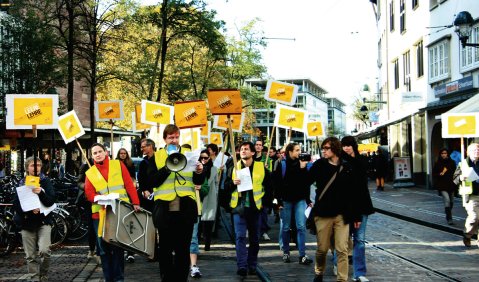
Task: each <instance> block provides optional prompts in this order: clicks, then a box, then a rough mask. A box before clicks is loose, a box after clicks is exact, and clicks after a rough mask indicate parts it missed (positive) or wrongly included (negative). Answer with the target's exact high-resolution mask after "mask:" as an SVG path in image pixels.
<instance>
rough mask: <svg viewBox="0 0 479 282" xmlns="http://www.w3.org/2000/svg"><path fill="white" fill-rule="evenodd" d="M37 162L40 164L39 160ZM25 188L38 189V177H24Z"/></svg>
mask: <svg viewBox="0 0 479 282" xmlns="http://www.w3.org/2000/svg"><path fill="white" fill-rule="evenodd" d="M37 161H38V162H41V160H40V159H38V160H37ZM25 186H32V187H40V177H38V176H33V175H27V176H26V177H25Z"/></svg>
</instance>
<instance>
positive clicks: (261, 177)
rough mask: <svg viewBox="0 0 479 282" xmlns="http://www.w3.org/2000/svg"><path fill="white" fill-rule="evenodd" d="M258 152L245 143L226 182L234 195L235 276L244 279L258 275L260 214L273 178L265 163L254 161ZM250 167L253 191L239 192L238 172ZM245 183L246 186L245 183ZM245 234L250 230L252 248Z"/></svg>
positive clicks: (232, 206)
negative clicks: (247, 244) (247, 246)
mask: <svg viewBox="0 0 479 282" xmlns="http://www.w3.org/2000/svg"><path fill="white" fill-rule="evenodd" d="M254 153H255V150H254V145H253V143H251V142H243V143H242V144H241V146H240V157H241V160H240V161H238V163H237V164H236V169H233V170H232V175H229V176H228V178H227V179H226V182H225V189H226V190H227V192H228V193H230V194H231V201H230V207H231V208H232V209H233V210H232V214H233V225H234V232H235V240H236V264H237V267H238V270H237V272H236V274H238V275H239V276H241V277H245V276H246V275H247V274H248V273H249V274H251V275H255V274H256V265H257V262H258V252H259V236H260V231H259V228H260V212H261V209H262V208H263V200H266V199H268V198H270V194H271V188H270V183H269V182H270V175H269V171H268V170H267V169H266V168H265V167H264V164H263V163H262V162H255V161H254V160H253V156H254ZM244 168H248V169H249V172H250V175H251V179H252V185H253V189H252V190H248V191H243V192H238V187H237V185H240V184H241V180H240V179H239V178H238V177H237V176H236V175H237V173H238V172H237V171H239V170H241V169H244ZM245 184H246V183H245ZM246 231H248V238H249V248H248V249H247V248H246Z"/></svg>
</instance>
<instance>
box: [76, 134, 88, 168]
mask: <svg viewBox="0 0 479 282" xmlns="http://www.w3.org/2000/svg"><path fill="white" fill-rule="evenodd" d="M75 141H76V142H77V146H78V148H80V151H81V152H82V153H83V154H82V155H83V158H84V159H85V162H86V163H87V164H88V167H91V164H90V162H89V161H88V157H87V156H86V151H84V150H83V148H82V147H81V145H80V142H78V139H77V138H75Z"/></svg>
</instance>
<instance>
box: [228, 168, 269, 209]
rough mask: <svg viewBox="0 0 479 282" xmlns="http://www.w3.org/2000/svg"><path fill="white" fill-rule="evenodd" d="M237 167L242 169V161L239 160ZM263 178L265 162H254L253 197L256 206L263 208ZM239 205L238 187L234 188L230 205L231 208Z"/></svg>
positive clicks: (234, 176)
mask: <svg viewBox="0 0 479 282" xmlns="http://www.w3.org/2000/svg"><path fill="white" fill-rule="evenodd" d="M236 167H237V168H238V169H241V161H238V163H237V164H236ZM235 178H236V175H235V170H233V179H235ZM263 179H264V163H263V162H254V164H253V175H252V181H253V198H254V203H255V205H256V207H257V208H258V210H259V209H261V207H262V206H263V205H262V201H261V199H262V198H263V196H264V189H263ZM237 205H238V189H236V190H234V191H233V193H232V194H231V201H230V207H231V208H233V209H234V208H236V206H237Z"/></svg>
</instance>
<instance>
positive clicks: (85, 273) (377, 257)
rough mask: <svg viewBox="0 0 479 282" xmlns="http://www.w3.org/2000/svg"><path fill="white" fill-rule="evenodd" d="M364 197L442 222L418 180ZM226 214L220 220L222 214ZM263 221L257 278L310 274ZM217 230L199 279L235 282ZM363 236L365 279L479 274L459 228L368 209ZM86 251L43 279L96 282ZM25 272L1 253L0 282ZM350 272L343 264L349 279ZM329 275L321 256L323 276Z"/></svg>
mask: <svg viewBox="0 0 479 282" xmlns="http://www.w3.org/2000/svg"><path fill="white" fill-rule="evenodd" d="M371 196H372V198H373V203H374V205H375V207H377V208H379V209H381V210H385V211H389V212H399V213H401V214H403V215H406V216H409V217H413V218H415V219H420V220H422V221H425V222H433V223H436V224H439V225H443V226H446V227H447V224H446V222H445V219H444V214H443V212H444V211H443V210H444V209H443V206H442V199H441V197H440V196H438V195H437V194H436V193H435V192H434V191H428V190H424V189H420V188H418V187H414V188H401V189H393V188H391V186H389V185H387V186H386V191H384V192H376V191H374V189H372V187H371ZM453 215H454V223H455V225H454V226H452V228H453V229H456V230H457V231H458V232H460V230H462V227H463V224H464V219H465V212H464V209H463V208H462V206H461V202H460V199H456V201H455V207H454V211H453ZM227 218H228V217H226V218H225V220H227V221H228V219H227ZM270 225H271V227H272V229H271V230H270V231H269V232H268V234H269V236H270V237H271V239H272V240H271V241H267V242H266V241H262V242H261V250H260V254H259V264H260V273H261V274H264V275H263V276H261V277H262V278H263V279H264V280H263V281H312V280H313V278H314V266H313V265H309V266H304V265H300V264H298V263H297V259H298V252H297V250H296V249H295V248H294V244H293V247H292V251H291V257H292V262H291V263H289V264H285V263H283V262H282V259H281V256H282V253H281V251H280V250H279V246H278V244H277V238H278V228H279V226H278V224H273V218H272V217H270ZM218 231H219V232H218V233H219V234H218V238H217V239H216V240H214V241H213V245H212V247H211V250H210V251H208V252H205V251H203V249H202V248H201V254H200V256H199V262H198V265H199V267H200V270H201V272H202V274H203V277H202V278H201V279H200V280H199V281H240V279H239V278H238V277H237V275H236V254H235V249H234V245H233V244H232V243H231V242H230V241H229V238H228V236H227V233H226V232H225V229H224V228H220V229H219V230H218ZM366 238H367V241H368V246H367V250H366V258H367V263H368V275H367V276H368V278H369V279H370V280H371V281H479V269H478V268H477V265H478V264H479V249H478V248H477V246H475V245H474V246H473V247H472V248H465V247H464V246H463V245H462V241H461V237H460V236H458V235H454V234H451V233H447V232H442V231H438V230H435V229H431V228H427V227H421V226H418V225H417V224H413V223H408V222H404V221H399V220H397V219H394V218H391V217H388V216H384V215H383V214H381V213H375V214H374V215H372V216H370V218H369V221H368V228H367V236H366ZM315 248H316V241H315V237H314V236H312V235H310V234H308V235H307V254H308V255H309V256H310V257H311V258H313V259H314V252H315ZM86 253H87V247H86V246H83V245H77V246H63V247H62V248H60V249H57V250H54V251H53V256H52V265H51V268H50V275H49V277H50V281H75V282H80V281H82V282H83V281H95V282H97V281H98V282H100V281H103V279H102V273H101V267H99V266H98V265H97V264H96V262H95V261H94V260H87V257H86ZM403 258H406V259H409V261H408V260H405V259H403ZM125 266H126V267H125V281H159V280H160V277H159V268H158V263H157V262H148V261H147V260H146V259H145V258H143V257H140V256H136V261H135V262H134V263H126V264H125ZM476 269H477V270H476ZM25 271H26V266H25V263H24V259H23V253H22V252H21V251H18V252H16V253H14V254H12V255H10V256H8V257H6V258H0V281H22V280H24V278H25V276H24V273H25ZM351 272H352V269H351V267H350V278H351ZM442 274H444V275H446V276H447V277H449V278H447V277H444V276H441V275H442ZM190 280H194V279H190ZM335 280H336V277H335V276H334V274H333V271H332V266H331V263H330V261H329V260H328V263H327V269H326V273H325V279H324V281H335ZM241 281H246V282H248V281H261V280H260V277H258V276H248V277H247V278H246V279H244V280H241Z"/></svg>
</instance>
